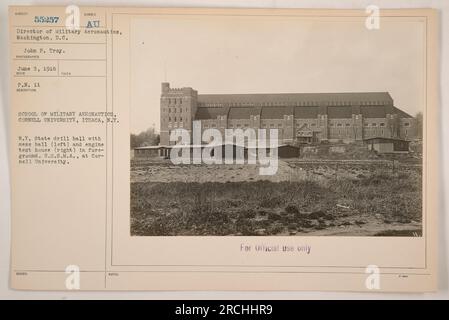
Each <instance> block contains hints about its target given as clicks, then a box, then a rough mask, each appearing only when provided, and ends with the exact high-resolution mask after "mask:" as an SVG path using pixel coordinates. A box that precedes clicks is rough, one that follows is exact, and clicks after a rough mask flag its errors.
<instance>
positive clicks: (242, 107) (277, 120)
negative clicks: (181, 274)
mask: <svg viewBox="0 0 449 320" xmlns="http://www.w3.org/2000/svg"><path fill="white" fill-rule="evenodd" d="M365 22H366V21H365V20H364V19H361V18H357V19H344V20H341V21H339V20H338V19H337V21H328V20H326V19H317V18H315V19H311V18H304V17H282V19H281V18H280V17H276V16H273V17H266V19H264V22H263V23H261V22H260V19H254V18H253V17H245V16H225V15H224V16H216V17H214V16H199V15H198V16H194V15H193V16H189V15H186V16H185V17H183V16H176V18H174V17H170V16H157V15H155V16H152V17H151V18H148V17H135V18H133V19H131V25H130V29H131V34H130V64H131V70H130V83H131V85H130V96H131V98H130V110H129V112H130V234H131V236H365V237H421V236H422V234H423V232H422V221H423V209H422V208H423V205H422V201H423V199H422V167H423V138H424V137H425V135H424V130H423V118H424V117H425V112H426V88H425V83H426V78H425V77H426V64H425V61H426V56H425V41H424V40H423V39H424V38H425V29H424V27H423V24H422V23H421V22H419V21H411V22H408V23H403V22H401V21H397V20H388V19H387V18H386V19H383V20H382V23H381V24H380V25H379V26H374V27H372V28H370V27H369V25H367V24H366V23H365ZM150 30H151V32H150Z"/></svg>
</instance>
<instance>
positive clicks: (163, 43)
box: [130, 16, 425, 133]
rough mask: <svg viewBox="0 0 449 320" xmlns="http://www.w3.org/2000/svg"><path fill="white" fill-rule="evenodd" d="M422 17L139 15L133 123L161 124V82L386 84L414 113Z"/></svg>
mask: <svg viewBox="0 0 449 320" xmlns="http://www.w3.org/2000/svg"><path fill="white" fill-rule="evenodd" d="M424 40H425V24H423V23H422V22H419V21H411V20H409V18H395V20H391V19H389V20H386V18H384V19H382V20H381V25H380V29H379V30H371V31H370V30H368V29H366V28H365V25H364V21H363V20H358V21H357V20H354V21H349V22H348V21H342V20H340V19H337V18H332V19H329V18H320V20H316V19H315V20H311V19H306V18H299V17H283V18H279V17H275V18H273V17H264V18H263V19H262V18H254V17H218V16H215V17H199V16H190V17H188V16H176V17H150V16H147V17H138V18H137V17H136V18H133V19H132V20H131V40H130V41H131V49H130V54H131V106H130V107H131V124H130V125H131V131H132V132H133V133H139V132H140V131H143V130H145V129H147V128H149V127H150V126H152V125H153V124H154V125H155V126H156V128H157V129H158V130H159V98H160V87H161V82H163V81H168V82H170V84H171V86H172V87H183V86H186V87H193V88H194V89H196V90H198V93H199V94H201V93H203V94H205V93H264V92H266V93H283V92H286V93H287V92H360V91H388V92H390V94H391V96H392V97H393V99H394V101H395V106H397V107H399V108H401V109H403V110H404V111H406V112H408V113H410V114H412V115H415V114H416V113H417V112H418V111H420V110H422V109H423V108H424V103H425V91H424V87H425V69H424V68H425V64H424V60H425V43H424Z"/></svg>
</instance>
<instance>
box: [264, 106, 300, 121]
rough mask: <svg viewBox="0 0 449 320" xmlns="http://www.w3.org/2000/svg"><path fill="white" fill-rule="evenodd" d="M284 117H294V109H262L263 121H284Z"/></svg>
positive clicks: (279, 107)
mask: <svg viewBox="0 0 449 320" xmlns="http://www.w3.org/2000/svg"><path fill="white" fill-rule="evenodd" d="M284 115H293V107H288V106H278V107H262V113H261V115H260V118H261V119H284Z"/></svg>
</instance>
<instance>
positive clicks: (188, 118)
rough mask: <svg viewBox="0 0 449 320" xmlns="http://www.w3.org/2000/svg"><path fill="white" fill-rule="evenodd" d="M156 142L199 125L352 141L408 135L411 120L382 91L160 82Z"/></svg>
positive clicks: (296, 139)
mask: <svg viewBox="0 0 449 320" xmlns="http://www.w3.org/2000/svg"><path fill="white" fill-rule="evenodd" d="M160 115H161V116H160V128H161V131H160V134H161V140H160V144H161V145H170V144H175V142H170V141H169V137H170V132H171V131H172V130H175V129H178V128H183V129H186V130H188V131H189V132H191V131H192V128H193V121H201V128H202V130H203V131H204V130H206V129H209V128H215V129H218V130H219V131H221V133H222V135H223V136H224V130H225V129H243V130H245V129H248V128H252V129H255V130H256V132H257V130H258V129H263V130H267V137H269V129H277V130H278V139H279V141H278V143H279V144H280V145H281V144H313V143H323V142H329V143H333V142H345V143H351V142H357V141H360V142H362V141H364V140H366V139H370V138H393V139H402V140H411V139H414V138H415V137H416V136H417V132H416V127H417V126H416V120H415V118H413V117H412V116H411V115H409V114H407V113H406V112H404V111H402V110H400V109H399V108H397V107H395V106H394V101H393V99H392V97H391V96H390V94H389V93H388V92H345V93H260V94H198V92H197V91H196V90H194V89H192V88H190V87H183V88H171V87H170V84H169V83H167V82H163V83H162V92H161V98H160ZM191 136H192V135H191Z"/></svg>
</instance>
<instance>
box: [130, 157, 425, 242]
mask: <svg viewBox="0 0 449 320" xmlns="http://www.w3.org/2000/svg"><path fill="white" fill-rule="evenodd" d="M421 208H422V205H421V166H420V165H416V164H414V163H412V164H410V163H399V162H396V163H395V164H394V165H393V163H392V162H388V161H381V160H370V161H301V160H292V161H280V163H279V170H278V173H277V174H276V175H274V176H261V175H259V171H258V167H257V166H256V165H184V166H175V165H173V164H171V163H170V162H169V161H160V160H159V161H154V160H135V161H134V160H133V162H132V163H131V234H132V235H137V236H155V235H237V236H238V235H244V236H246V235H261V236H264V235H279V236H280V235H310V236H323V235H342V236H421V233H422V231H421V225H422V224H421V220H422V217H421V216H422V214H421V211H422V210H421Z"/></svg>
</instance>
